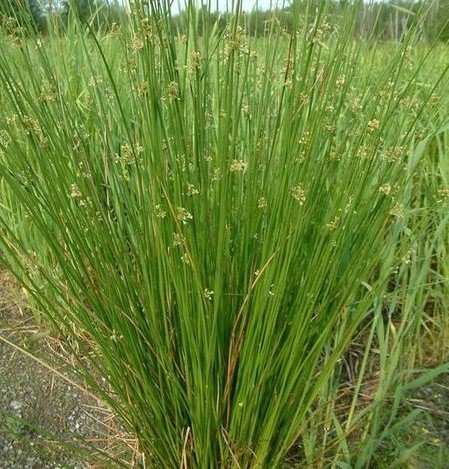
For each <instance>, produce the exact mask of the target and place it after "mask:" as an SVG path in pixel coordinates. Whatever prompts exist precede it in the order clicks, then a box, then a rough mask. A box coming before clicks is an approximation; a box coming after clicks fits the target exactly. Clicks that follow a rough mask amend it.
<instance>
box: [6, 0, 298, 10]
mask: <svg viewBox="0 0 449 469" xmlns="http://www.w3.org/2000/svg"><path fill="white" fill-rule="evenodd" d="M0 1H1V0H0ZM120 1H122V2H123V3H125V2H126V0H120ZM207 1H210V2H211V7H212V10H216V9H217V4H218V10H220V11H226V10H231V9H232V3H233V2H235V0H203V2H204V3H206V4H207ZM196 3H198V5H201V0H196ZM289 3H290V1H289V0H242V5H243V11H252V10H253V9H254V8H255V7H256V5H257V7H258V9H259V10H262V11H265V10H270V9H272V8H275V7H276V6H277V7H278V8H283V6H284V5H288V4H289ZM185 4H186V0H173V10H172V11H173V13H176V12H178V11H179V5H181V9H184V6H185Z"/></svg>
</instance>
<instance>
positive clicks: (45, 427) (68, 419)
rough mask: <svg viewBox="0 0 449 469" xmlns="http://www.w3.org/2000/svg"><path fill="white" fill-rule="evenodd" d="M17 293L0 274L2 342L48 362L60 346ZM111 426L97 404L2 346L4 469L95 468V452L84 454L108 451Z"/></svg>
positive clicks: (0, 454) (0, 451) (0, 459)
mask: <svg viewBox="0 0 449 469" xmlns="http://www.w3.org/2000/svg"><path fill="white" fill-rule="evenodd" d="M17 291H18V290H17V287H16V286H15V285H14V284H13V282H12V281H11V280H10V278H9V277H8V276H7V275H6V274H5V273H4V272H0V336H2V337H4V338H6V339H8V340H9V341H11V342H13V343H15V344H18V345H20V346H22V347H24V348H26V349H27V350H29V351H30V352H31V353H33V354H36V353H37V354H38V355H39V356H42V357H44V360H45V357H51V356H54V348H52V347H53V346H55V347H56V348H57V343H55V342H56V341H54V339H49V337H46V334H45V333H44V332H43V331H42V330H41V329H38V328H37V327H36V324H35V322H34V318H33V316H32V315H31V314H30V313H29V312H28V311H27V310H26V308H24V307H21V305H20V300H19V299H18V295H17ZM111 422H113V419H111V414H110V412H109V411H107V410H106V409H105V408H104V407H103V406H101V404H100V403H99V402H98V401H97V400H94V399H93V398H92V397H90V396H89V395H87V394H86V393H84V392H83V391H82V390H80V389H79V388H78V387H76V386H73V385H71V384H70V383H68V382H67V381H66V380H63V379H62V378H60V377H59V376H58V375H57V374H56V373H55V372H54V371H51V370H50V369H48V368H47V367H45V366H43V365H40V364H39V363H38V362H36V360H35V359H33V358H31V357H29V356H27V355H26V354H24V353H23V352H21V351H19V350H16V349H14V348H13V347H11V346H10V345H8V344H6V343H4V342H2V341H0V468H2V469H9V468H11V469H13V468H14V469H17V468H23V469H39V468H73V469H84V468H88V467H92V465H91V464H89V463H87V462H85V461H86V460H87V459H88V457H87V456H88V455H90V454H92V453H93V451H92V450H91V449H89V450H87V452H86V451H85V450H84V452H83V451H82V448H83V446H84V448H85V447H86V445H92V446H94V447H102V448H103V449H104V451H108V433H109V438H110V434H111V430H114V429H116V428H117V427H115V428H113V427H112V425H113V423H111ZM113 443H114V444H116V443H117V441H115V442H113ZM95 467H113V465H111V464H107V463H106V464H105V465H100V466H99V465H98V463H97V464H96V465H95Z"/></svg>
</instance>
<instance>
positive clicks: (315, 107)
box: [0, 1, 431, 467]
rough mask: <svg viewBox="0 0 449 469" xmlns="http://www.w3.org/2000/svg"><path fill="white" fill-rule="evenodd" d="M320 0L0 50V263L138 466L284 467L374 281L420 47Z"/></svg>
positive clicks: (75, 34)
mask: <svg viewBox="0 0 449 469" xmlns="http://www.w3.org/2000/svg"><path fill="white" fill-rule="evenodd" d="M321 5H322V6H321V7H320V9H319V14H318V15H313V10H312V9H311V8H309V9H308V14H307V15H306V17H305V20H304V19H302V20H301V21H302V22H301V29H298V30H295V31H294V32H292V33H286V34H285V36H278V35H275V34H270V35H268V36H267V37H266V38H264V39H263V40H256V39H255V38H253V37H248V36H246V34H245V32H244V27H243V26H244V25H242V24H241V20H240V16H239V5H237V11H236V14H235V16H233V17H232V19H231V20H230V22H229V24H228V25H227V27H226V28H225V29H224V30H223V31H220V30H219V29H218V26H217V25H211V27H210V28H209V27H208V26H203V27H202V35H200V36H198V34H199V31H201V29H200V28H199V26H198V19H199V18H200V17H201V16H200V15H197V14H195V11H194V8H193V5H192V4H189V13H188V16H187V18H188V24H187V26H188V27H186V28H184V29H185V32H183V33H182V35H177V32H176V31H175V29H174V26H173V24H172V22H171V18H170V13H169V8H168V4H166V3H164V2H162V3H158V4H156V3H151V2H150V13H151V14H149V15H148V14H147V13H148V12H145V8H146V7H145V6H144V5H142V4H140V2H137V1H136V2H135V3H134V7H133V16H132V19H131V21H130V24H129V25H127V24H125V25H123V26H122V28H121V30H120V31H119V32H118V33H117V32H115V33H114V35H112V36H102V35H100V34H99V35H97V36H96V37H92V36H91V35H90V34H89V31H88V29H86V27H85V25H79V24H76V23H74V24H72V26H71V27H70V28H69V29H68V30H67V32H66V34H65V36H57V35H55V36H52V37H50V38H48V39H42V40H39V41H36V40H34V39H26V38H22V39H21V40H20V42H19V46H18V47H17V42H13V41H5V42H4V43H2V45H1V47H0V96H1V98H2V102H6V103H7V104H6V106H5V108H4V109H3V110H2V111H1V112H2V120H1V132H2V137H3V140H2V143H1V150H2V154H1V158H0V175H1V178H2V190H3V191H4V193H5V198H4V200H5V203H4V204H2V206H1V212H0V220H1V231H2V238H1V241H0V242H1V245H2V250H3V253H4V256H5V259H6V261H7V263H8V264H9V265H10V267H11V268H12V270H13V271H14V273H15V274H16V276H17V277H18V278H19V279H20V280H21V282H22V283H23V284H24V286H25V287H26V288H27V290H28V292H29V295H30V297H31V298H32V301H34V303H35V305H36V306H37V307H38V308H39V310H40V312H41V314H42V315H43V317H45V319H46V320H47V321H49V322H51V323H52V324H53V325H54V327H55V328H56V329H57V330H58V331H59V333H60V334H61V335H62V336H63V337H64V338H65V339H66V340H67V341H68V344H69V346H71V347H72V349H73V352H74V353H75V355H76V356H77V357H78V359H79V367H80V370H82V372H83V373H84V375H85V378H86V380H87V381H88V383H89V384H90V386H91V387H92V388H93V389H94V390H96V391H97V392H98V393H100V394H101V396H102V397H103V399H104V400H105V401H106V402H107V403H108V404H109V405H110V406H111V407H112V408H113V409H114V411H115V412H116V413H117V415H118V416H119V417H120V418H121V420H122V421H123V423H124V424H125V426H126V427H127V429H128V430H129V431H130V432H132V433H133V434H134V435H135V436H136V437H137V438H138V440H139V443H140V448H141V450H142V452H143V454H144V455H145V458H146V461H147V463H148V464H150V465H154V466H155V467H157V466H158V465H162V466H164V467H178V466H180V465H181V466H182V467H217V465H222V466H224V467H227V466H230V467H232V466H235V467H279V466H280V465H281V464H282V462H283V461H284V459H285V457H286V455H287V453H288V452H289V450H290V449H291V448H292V447H293V446H294V445H295V443H296V442H297V441H298V439H299V438H300V437H301V432H302V430H303V429H304V428H305V422H306V419H307V417H308V414H309V410H310V408H311V406H312V404H313V403H314V402H315V400H316V398H317V396H318V395H319V394H320V392H321V391H322V389H323V388H324V387H326V386H327V385H328V381H329V379H330V378H331V377H332V374H333V370H334V367H335V363H336V361H337V359H338V358H339V357H340V356H341V355H342V353H343V352H344V350H345V349H346V347H347V345H348V343H349V341H350V338H351V335H352V333H353V332H354V330H355V329H356V327H357V326H358V325H359V323H360V322H361V321H362V320H363V319H364V318H365V317H366V315H367V314H368V312H369V308H370V305H371V304H372V298H370V296H369V295H375V294H376V293H377V292H380V291H382V287H383V285H384V283H385V281H386V280H387V278H386V277H387V272H388V269H383V270H381V271H380V272H384V273H385V275H379V270H378V264H379V262H380V260H382V259H384V258H385V257H384V254H385V253H386V250H388V249H389V247H388V245H386V240H388V239H390V238H389V236H392V235H394V234H395V233H396V231H397V230H398V223H399V224H400V221H401V218H402V216H403V213H402V207H401V204H400V201H401V196H402V191H403V188H404V187H405V183H406V179H407V177H408V176H407V173H406V172H404V171H403V166H404V164H405V163H406V161H407V157H408V155H409V154H410V152H413V135H414V132H415V130H416V125H417V124H416V122H417V120H416V116H415V115H410V113H408V112H406V111H407V103H406V101H405V100H406V99H407V98H416V96H415V95H414V94H413V93H414V91H413V86H412V85H413V73H412V72H410V71H409V68H410V67H418V68H419V67H420V66H421V63H416V64H414V63H413V61H412V59H411V57H410V49H409V47H410V46H411V45H412V44H413V41H414V37H413V33H411V34H410V36H409V37H408V38H406V40H405V41H404V44H403V45H400V46H399V45H398V46H397V48H396V49H395V50H393V51H392V53H391V54H390V55H385V56H382V57H383V64H382V65H383V68H382V74H380V73H379V74H378V76H373V77H370V76H367V75H366V71H367V70H370V71H372V70H373V64H374V62H375V58H376V57H377V54H382V51H379V50H375V49H367V50H364V51H363V53H362V52H361V49H360V47H361V46H360V44H356V43H355V42H354V41H353V38H354V35H353V32H354V27H355V26H354V25H355V18H356V15H357V8H356V7H353V9H350V10H348V11H349V12H350V13H351V14H350V15H349V16H347V23H345V25H344V26H343V27H340V28H339V29H336V28H335V29H334V28H332V26H330V25H329V24H328V23H327V22H326V14H327V4H326V2H322V4H321ZM304 23H305V24H304ZM430 92H431V90H430V91H428V93H430ZM423 93H424V96H422V97H421V101H420V100H418V104H417V109H418V111H419V110H420V106H421V105H422V104H420V103H425V102H426V99H427V96H426V95H425V92H423ZM387 258H388V257H387ZM363 282H371V283H372V284H371V285H370V288H369V290H370V292H371V293H369V294H368V296H366V297H364V298H362V300H360V297H359V292H360V286H361V285H362V283H363ZM355 300H357V301H355ZM342 324H343V325H344V329H342V326H341V325H342ZM337 326H338V327H339V331H340V333H339V334H338V335H337V336H336V335H335V331H336V328H337ZM343 332H344V333H343ZM336 337H337V339H338V340H337V339H336ZM95 376H102V377H104V378H105V380H106V384H104V383H102V382H98V381H97V380H96V378H95Z"/></svg>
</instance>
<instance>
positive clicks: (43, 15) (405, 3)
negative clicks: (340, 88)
mask: <svg viewBox="0 0 449 469" xmlns="http://www.w3.org/2000/svg"><path fill="white" fill-rule="evenodd" d="M350 3H351V2H350V0H334V1H331V2H329V5H328V8H327V10H326V15H327V17H328V22H329V23H330V26H338V24H339V23H340V22H341V21H342V18H343V17H344V15H345V14H348V8H349V7H350ZM320 4H322V2H321V1H320V0H312V1H310V0H293V1H292V3H291V4H290V5H289V6H287V7H285V8H282V9H277V10H274V11H262V10H259V11H253V12H245V13H243V15H242V24H243V25H244V27H245V29H246V32H247V33H248V34H251V35H256V36H263V35H264V34H265V33H266V32H267V30H268V29H270V28H278V29H279V31H282V30H286V31H291V30H292V29H293V25H294V24H295V25H297V24H298V21H300V20H301V17H302V16H303V17H305V16H306V15H307V14H310V12H312V14H313V12H317V11H319V10H320ZM420 11H423V12H425V15H424V18H425V19H424V21H423V22H422V25H421V30H422V37H423V39H425V40H441V41H444V42H448V41H449V0H439V1H434V2H433V3H432V4H431V5H430V4H429V2H427V1H425V0H419V1H413V0H390V1H387V2H385V1H384V2H381V1H377V2H372V3H366V4H364V5H363V6H362V8H361V9H360V11H359V18H357V23H356V34H357V36H358V37H360V38H376V39H378V40H381V41H400V40H401V38H402V37H403V35H404V33H405V31H406V30H407V28H408V27H409V26H410V24H411V23H412V22H413V21H414V20H415V18H416V17H417V13H418V12H420ZM195 13H196V14H197V15H198V17H199V19H200V22H199V25H198V26H199V29H198V31H199V33H201V30H202V29H203V28H207V27H211V26H212V25H213V24H216V23H217V24H218V27H219V28H221V29H223V28H225V25H226V24H227V20H228V16H229V15H228V14H227V13H222V12H210V11H208V10H207V8H199V9H198V10H197V11H196V12H195ZM189 14H192V11H190V12H187V11H182V12H181V13H179V14H177V15H174V16H173V18H172V21H173V23H174V24H173V26H174V27H175V28H176V29H177V30H178V31H179V33H180V34H183V33H185V32H186V28H187V23H188V21H187V20H188V15H189ZM71 15H73V16H74V17H77V18H79V19H80V20H81V21H83V22H89V23H90V24H91V27H92V28H93V29H94V30H103V31H107V30H109V29H110V28H113V27H116V25H119V24H121V23H122V22H124V21H126V19H127V13H126V11H125V8H124V6H123V3H122V2H119V1H118V0H2V1H1V5H0V25H2V24H3V25H4V26H5V25H6V26H7V27H8V28H9V29H11V28H12V29H14V28H17V27H19V28H20V27H24V26H25V25H26V26H27V27H32V28H33V29H34V30H35V31H40V32H41V33H45V32H46V31H47V27H48V22H49V21H52V22H56V23H57V24H58V25H60V27H61V28H64V27H66V26H67V23H68V21H69V18H70V16H71ZM30 19H31V21H30Z"/></svg>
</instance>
